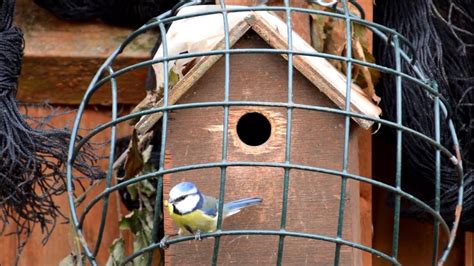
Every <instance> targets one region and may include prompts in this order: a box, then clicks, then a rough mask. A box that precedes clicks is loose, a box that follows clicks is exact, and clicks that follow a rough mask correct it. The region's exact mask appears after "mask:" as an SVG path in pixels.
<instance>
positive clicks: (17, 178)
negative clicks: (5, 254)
mask: <svg viewBox="0 0 474 266" xmlns="http://www.w3.org/2000/svg"><path fill="white" fill-rule="evenodd" d="M14 6H15V1H14V0H3V1H0V234H2V233H4V231H5V228H6V227H7V225H13V226H14V227H13V228H14V229H13V230H14V231H13V234H16V235H18V237H19V238H21V239H22V241H19V248H20V250H21V248H22V247H23V245H24V244H25V241H26V239H27V238H28V237H29V236H30V234H31V232H32V229H33V227H34V226H35V225H36V224H38V225H39V226H40V228H41V230H42V232H43V234H44V236H45V238H44V241H47V239H48V237H49V235H50V234H51V232H52V230H53V229H54V227H55V225H56V220H57V218H58V217H64V216H63V215H62V213H61V211H60V210H59V208H58V206H57V205H56V204H55V203H54V201H53V197H54V196H57V195H60V194H62V193H64V192H65V190H66V185H65V178H66V177H65V171H64V169H63V167H64V165H65V164H66V160H67V149H68V145H69V138H70V132H68V131H67V130H62V129H45V127H46V125H45V124H44V123H38V125H39V126H38V127H36V128H33V127H32V126H30V125H29V124H28V123H27V122H26V121H25V119H26V117H25V116H24V115H22V114H21V113H20V111H19V109H18V103H17V101H16V99H15V95H16V89H17V82H18V77H19V75H20V71H21V64H22V57H23V48H24V40H23V34H22V32H21V30H20V29H19V28H18V27H15V26H12V20H13V14H14ZM94 163H95V156H93V155H92V154H90V153H88V152H84V153H81V154H79V156H78V160H77V164H76V165H75V169H76V170H78V171H77V172H78V173H81V174H82V175H84V176H87V177H90V178H101V177H102V173H101V172H100V171H99V170H98V168H97V167H93V166H92V165H93V164H94ZM2 225H3V226H2ZM9 229H12V227H10V228H9Z"/></svg>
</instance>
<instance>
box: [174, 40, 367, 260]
mask: <svg viewBox="0 0 474 266" xmlns="http://www.w3.org/2000/svg"><path fill="white" fill-rule="evenodd" d="M236 47H237V48H246V47H247V48H248V47H260V48H268V45H266V43H265V42H264V41H263V40H261V39H260V38H259V37H258V36H256V35H255V34H254V33H251V34H247V35H246V36H244V37H243V38H242V39H241V40H239V41H238V42H237V44H236ZM223 69H224V58H222V59H220V60H219V61H218V62H217V63H216V64H215V65H214V66H213V67H212V68H211V69H210V70H209V71H208V72H207V73H206V74H205V75H204V76H203V77H202V78H201V79H200V80H199V81H198V82H197V83H195V84H194V86H193V87H192V88H191V89H190V90H189V91H188V92H187V93H186V94H185V95H184V96H183V97H182V98H181V99H180V100H179V101H178V104H180V103H193V102H206V101H216V100H223V93H222V92H223V91H224V86H223V84H224V72H223ZM230 73H231V76H230V99H231V100H232V101H239V100H240V101H263V102H279V103H286V102H287V101H288V98H287V97H288V90H287V86H288V81H287V79H288V74H287V73H288V63H287V61H286V60H284V59H283V58H282V57H281V56H280V55H275V54H238V55H237V54H234V55H232V56H231V57H230ZM221 96H222V98H221V99H219V98H220V97H221ZM293 98H294V101H295V102H298V101H299V102H302V101H304V102H305V103H309V104H314V105H320V106H325V107H331V108H336V107H335V105H334V104H333V103H332V102H331V101H330V100H329V99H328V98H327V97H326V96H325V95H323V94H322V93H321V92H319V90H318V89H317V88H315V87H314V86H313V85H312V84H311V83H310V82H309V81H308V80H307V79H306V78H305V77H304V76H303V75H301V74H300V73H299V72H298V71H296V70H295V71H294V74H293ZM223 109H224V108H223V107H207V108H195V109H188V110H175V111H172V112H171V113H170V116H169V127H168V144H167V153H168V154H169V155H170V166H172V167H177V166H186V165H189V164H203V163H219V162H221V160H222V158H223V157H222V140H223V128H224V127H223V121H224V120H223V119H224V112H223ZM249 115H250V119H249V121H250V122H246V123H244V122H243V121H244V120H245V117H246V116H249ZM262 125H267V126H262ZM287 125H288V111H287V109H286V108H283V107H265V106H231V107H229V121H228V133H227V156H225V157H226V160H227V161H228V162H230V163H235V164H237V165H235V166H229V167H227V168H225V169H224V170H223V169H221V168H219V167H212V168H206V169H199V170H190V171H184V172H177V173H173V174H170V175H169V177H167V178H169V181H167V184H168V182H169V186H167V187H165V198H167V197H168V195H167V192H168V191H169V189H170V186H174V185H175V184H177V183H179V182H182V181H185V180H187V181H192V182H194V183H195V184H196V185H197V186H198V187H199V188H200V189H201V191H202V192H203V193H204V194H206V195H211V196H215V197H218V196H219V184H220V178H221V174H225V177H226V179H225V185H226V187H225V201H231V200H237V199H241V198H246V197H256V196H258V197H261V198H262V199H263V203H262V204H261V205H258V206H254V207H250V208H247V209H244V210H242V211H241V212H240V213H238V214H236V215H235V216H232V217H229V218H227V219H226V220H225V221H224V223H223V229H224V230H239V229H252V230H259V229H264V230H274V231H278V230H280V224H281V220H282V204H283V189H284V187H283V184H284V177H285V170H284V168H282V167H269V166H259V165H255V166H252V165H245V166H243V165H239V162H255V163H257V164H258V163H277V164H279V165H283V164H284V163H285V160H286V158H285V149H286V140H287ZM343 125H344V117H342V116H339V115H336V114H330V113H322V112H315V111H309V110H299V109H295V110H293V112H292V130H291V143H290V144H291V145H290V146H289V149H290V158H289V159H290V164H294V165H295V168H290V169H289V170H288V177H289V187H288V211H287V213H286V224H287V227H286V228H287V230H289V231H295V232H296V231H301V232H304V233H311V234H318V235H323V236H330V237H335V236H336V229H337V218H338V210H339V199H340V190H341V177H340V176H334V175H328V174H323V173H321V172H310V171H304V170H303V168H304V166H311V167H319V168H321V169H332V170H341V169H342V157H343V148H344V147H343V146H344V145H343V139H344V128H343ZM264 135H265V136H266V137H267V138H266V139H265V138H263V137H262V136H264ZM267 135H268V136H267ZM247 138H248V139H247ZM249 139H250V140H249ZM262 139H264V141H263V143H260V144H258V143H259V142H258V141H261V140H262ZM357 148H358V147H357V139H356V134H353V133H351V136H350V145H349V172H351V173H355V174H357V172H358V160H357ZM346 192H347V193H346V194H345V197H344V201H345V205H346V208H345V212H344V214H343V215H344V230H343V238H344V239H347V240H354V241H356V242H357V241H358V240H359V235H358V234H359V233H358V229H357V228H356V227H357V226H356V225H357V224H358V221H359V211H358V204H359V201H358V200H359V199H358V184H357V183H355V182H352V181H349V182H348V185H347V187H346ZM165 225H166V230H167V232H166V233H167V234H172V233H175V232H176V230H177V229H176V226H175V225H174V223H173V222H172V221H171V220H170V218H169V217H168V216H165ZM173 230H174V231H173ZM278 239H279V237H278V236H277V235H267V236H245V235H244V236H223V237H222V238H221V241H220V250H219V259H218V262H219V264H226V265H227V264H239V265H255V264H256V263H257V262H258V264H259V265H260V264H262V265H267V264H275V263H276V260H277V251H278ZM213 241H214V240H212V239H204V240H202V241H190V242H183V243H180V244H177V245H172V246H171V247H170V248H169V249H168V250H167V251H166V255H167V262H171V263H172V264H176V265H188V264H208V263H210V261H211V257H212V251H213V245H214V242H213ZM334 249H335V244H334V243H330V242H324V241H320V240H307V239H306V240H304V239H296V238H292V237H287V238H286V240H285V245H284V253H283V261H284V262H285V264H295V265H299V264H302V263H305V264H318V265H325V264H333V260H334ZM356 257H357V252H355V251H354V250H352V249H351V248H345V247H343V248H342V252H341V262H343V263H344V265H346V264H356V265H358V263H357V262H356V261H357V258H356Z"/></svg>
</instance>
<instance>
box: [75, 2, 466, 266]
mask: <svg viewBox="0 0 474 266" xmlns="http://www.w3.org/2000/svg"><path fill="white" fill-rule="evenodd" d="M320 2H321V3H324V2H322V1H315V2H314V3H318V4H321V3H320ZM199 4H201V1H188V2H186V1H185V2H181V3H180V4H179V5H177V6H176V7H174V8H173V9H172V10H171V11H169V12H166V13H164V14H162V15H160V16H158V17H156V18H155V19H153V20H152V21H150V22H149V23H147V24H145V25H144V26H142V27H141V28H139V29H138V30H136V31H135V32H133V33H132V34H130V36H129V37H127V38H126V40H125V41H124V42H123V44H122V45H121V46H120V47H118V48H117V50H115V51H114V52H113V53H112V54H111V55H110V57H109V58H108V59H107V60H106V61H105V62H104V63H103V65H102V66H101V67H100V69H99V70H98V71H97V73H96V75H95V76H94V78H93V79H92V81H91V83H90V85H89V87H88V89H87V92H86V93H85V95H84V98H83V101H82V102H81V105H80V107H79V110H78V114H77V116H76V119H75V122H74V127H73V130H72V136H71V140H73V141H71V143H70V149H69V155H68V156H69V157H68V165H67V178H68V180H67V185H68V192H69V193H68V199H69V206H70V209H71V222H72V224H73V225H74V229H75V232H76V234H77V238H78V239H79V240H80V241H79V243H80V245H81V247H82V252H83V254H84V255H85V257H87V258H88V259H89V261H90V263H92V264H93V265H95V264H97V260H96V257H97V254H98V252H99V249H100V247H101V244H102V245H103V243H102V242H103V241H102V238H103V237H104V230H105V228H107V227H108V226H113V225H109V224H107V222H108V223H110V221H108V220H107V212H108V209H109V208H110V204H109V201H110V200H111V199H110V197H111V196H112V194H113V193H118V192H119V191H120V190H123V189H125V188H126V187H127V186H130V185H133V184H137V183H139V182H141V181H144V180H152V179H153V180H154V181H153V182H151V184H152V185H153V186H154V189H155V190H156V196H155V198H154V199H153V202H154V203H153V208H154V211H153V216H152V221H150V222H151V232H150V235H151V239H150V241H149V243H148V245H145V246H144V247H143V248H142V249H140V250H135V251H134V252H133V253H132V254H130V255H129V256H127V257H125V258H124V259H123V260H122V261H121V263H122V264H127V263H130V262H132V261H133V260H134V259H136V258H137V257H143V256H145V255H147V254H148V256H147V257H146V260H147V263H148V264H151V263H152V261H153V259H152V256H153V253H154V252H153V251H154V250H158V251H157V252H158V253H159V254H160V257H161V258H163V256H164V249H165V246H168V245H170V246H173V245H175V244H178V243H181V242H185V241H192V240H194V236H178V237H175V238H170V239H166V238H165V239H163V241H162V238H163V236H164V234H171V233H172V232H165V230H164V225H163V216H164V213H163V199H164V194H165V193H166V192H167V191H164V187H165V186H166V184H165V181H164V177H165V175H169V174H173V173H179V172H186V171H191V170H199V169H210V168H213V169H217V170H218V173H219V174H218V175H219V177H218V188H219V189H218V190H219V192H218V194H217V193H216V194H217V195H218V199H219V205H218V210H219V211H218V213H222V212H223V207H224V199H225V194H226V192H227V190H226V182H228V172H229V168H232V167H236V166H239V167H270V168H277V169H281V170H282V171H281V173H282V179H281V187H282V189H281V195H280V197H281V205H280V208H279V210H275V212H278V213H280V215H279V218H278V219H279V221H278V224H279V225H278V228H277V229H274V230H268V229H263V228H259V229H252V230H242V229H240V230H225V229H223V227H222V221H223V217H222V215H218V216H217V230H216V231H215V232H211V233H203V234H202V235H201V237H202V238H214V242H213V246H212V254H210V259H209V263H211V264H213V265H215V264H217V263H218V258H219V254H220V253H219V249H220V248H221V242H222V241H221V238H222V237H224V236H239V235H247V236H275V237H277V238H278V241H277V244H276V245H275V246H274V247H273V248H274V250H275V254H276V264H278V265H281V264H282V263H283V262H284V256H285V247H286V245H285V242H288V239H289V238H296V239H302V238H305V239H311V240H312V241H322V242H328V243H332V244H333V245H334V246H333V247H334V248H333V252H332V254H331V258H332V259H333V261H334V265H339V264H341V263H342V262H341V249H342V248H343V247H349V248H352V249H356V250H360V251H363V252H368V253H371V254H373V255H376V256H378V257H379V258H381V259H383V260H386V261H387V262H389V263H391V264H394V265H399V264H400V262H399V260H398V246H399V237H398V235H399V226H400V211H401V210H400V209H401V199H402V198H403V199H406V200H407V201H410V202H412V203H413V204H415V205H417V206H418V207H420V208H422V209H423V210H424V212H425V213H427V214H428V215H430V216H431V217H432V219H433V220H434V225H435V227H434V228H435V229H434V230H435V231H434V236H435V237H434V240H433V254H434V255H433V263H438V264H443V262H445V261H446V259H447V257H448V255H449V253H450V250H451V248H452V246H453V243H454V239H455V235H456V230H457V226H458V224H459V215H456V218H455V220H454V223H453V224H447V222H446V221H445V219H443V217H442V216H441V215H440V184H441V178H442V176H441V170H440V169H441V164H442V162H444V161H442V158H447V159H448V160H449V161H448V162H450V163H451V167H452V168H453V169H457V171H458V174H459V183H458V184H457V186H458V209H457V211H456V212H459V213H460V209H461V208H462V194H463V186H462V182H463V180H462V176H463V169H462V163H461V162H462V161H461V158H460V156H459V154H460V153H459V150H458V149H459V148H458V147H459V145H458V141H457V138H456V133H455V130H454V126H453V123H452V122H451V120H450V118H449V110H448V108H447V107H446V104H445V103H444V102H443V97H442V95H440V93H439V92H438V90H437V86H436V83H435V82H434V81H432V80H430V79H428V78H427V76H426V75H425V74H424V73H423V72H422V71H421V70H420V69H419V68H418V67H417V62H416V58H415V57H414V52H413V49H414V48H413V47H412V46H411V45H410V42H409V40H407V39H406V38H404V37H403V36H401V35H400V34H398V33H397V32H395V31H394V30H392V29H389V28H387V27H384V26H382V25H378V24H375V23H372V22H369V21H367V20H365V19H364V15H363V14H364V13H363V11H361V12H360V14H361V16H357V15H355V14H354V13H353V12H351V11H350V9H349V6H350V5H352V6H355V7H356V8H359V9H360V6H359V5H358V4H357V3H356V2H355V1H345V0H343V1H339V2H338V1H332V3H331V4H327V5H328V6H329V5H330V6H331V7H332V9H333V12H328V11H325V10H317V9H308V8H299V7H292V6H290V4H289V1H288V0H285V1H284V5H283V6H264V5H261V6H254V7H243V6H239V7H237V6H226V4H225V1H223V0H221V1H220V5H217V7H216V8H214V9H210V10H205V11H199V12H192V13H185V14H178V11H180V10H182V9H183V8H186V7H189V6H194V5H199ZM244 12H256V13H259V12H280V13H281V14H283V16H282V17H283V18H284V22H285V23H286V26H285V30H286V33H285V34H284V36H286V38H287V39H286V40H285V45H286V47H284V48H282V49H278V48H262V47H250V48H249V47H243V48H242V47H237V48H236V47H234V46H233V42H235V40H232V35H231V30H230V26H229V16H231V15H232V14H239V13H244ZM297 13H304V14H310V15H314V16H320V17H330V18H333V19H337V20H341V21H344V26H345V38H346V43H347V47H352V45H351V42H352V37H351V32H352V30H351V29H352V28H353V27H354V25H360V26H363V27H366V28H367V29H369V30H370V31H371V32H372V33H373V34H374V37H375V38H379V39H380V40H381V41H383V42H385V43H386V45H388V46H391V47H392V48H393V54H394V57H395V62H396V65H395V67H394V68H390V67H387V66H383V65H379V64H375V63H369V62H366V61H363V60H360V59H357V58H355V57H354V56H353V54H352V49H346V52H345V56H339V55H334V54H328V53H322V52H316V51H312V52H307V51H301V50H297V49H294V44H295V43H296V42H297V41H295V39H294V38H295V35H294V34H293V27H292V25H293V19H292V15H293V14H297ZM210 15H214V16H216V15H217V16H219V17H220V19H221V21H222V25H223V28H224V32H223V36H222V37H223V43H222V48H218V49H214V50H208V51H200V52H193V53H185V54H169V53H168V51H169V49H170V45H172V44H170V43H168V38H169V36H168V37H167V34H166V32H167V28H168V27H169V25H170V24H171V23H173V22H176V21H185V20H186V19H190V18H194V17H202V16H210ZM153 29H155V30H158V31H159V34H160V39H161V47H162V54H160V55H159V56H155V58H153V59H151V60H147V61H143V62H139V63H137V64H133V65H130V66H126V67H123V68H120V69H117V68H115V67H114V60H116V58H117V57H119V56H120V54H121V53H122V51H123V50H124V49H126V47H127V46H129V45H130V44H131V43H132V42H133V41H134V40H135V39H136V38H137V37H139V36H140V35H141V34H143V33H144V32H147V31H150V30H153ZM160 51H161V50H160ZM243 54H252V55H257V54H273V55H278V56H280V55H281V56H284V57H285V59H287V64H286V72H287V78H286V101H281V102H276V101H244V100H233V99H231V97H230V95H231V92H232V86H231V85H232V84H233V83H232V82H231V81H230V78H231V76H232V75H233V70H232V67H231V61H232V59H233V58H234V56H238V55H243ZM213 56H222V57H223V59H222V60H223V62H224V75H223V77H224V85H223V86H221V87H222V89H223V98H222V99H221V100H218V101H205V102H191V103H180V102H176V101H174V100H173V99H172V98H171V97H170V94H171V92H172V90H173V88H172V85H171V83H173V82H174V81H173V76H172V75H169V73H170V64H172V63H173V62H175V61H176V60H180V59H187V58H198V57H199V58H205V57H208V58H211V57H213ZM298 57H300V58H301V57H308V58H324V59H330V60H338V61H340V62H343V63H344V64H345V65H346V67H345V73H344V74H345V76H346V79H345V81H346V83H345V91H344V92H343V94H344V95H345V98H344V101H343V102H342V105H341V106H340V108H337V107H334V106H332V107H327V106H318V105H311V104H304V103H299V102H295V101H294V98H293V97H294V94H295V90H297V89H298V88H294V80H293V78H294V76H295V75H296V74H295V73H294V72H295V61H296V60H297V58H298ZM402 62H409V64H410V66H411V67H412V69H414V70H415V71H416V73H417V76H411V75H408V74H406V73H405V72H404V71H402ZM151 65H159V66H160V68H162V70H161V73H162V77H161V78H162V80H163V86H162V87H163V88H162V89H163V90H162V95H160V96H161V97H162V98H161V101H160V102H159V103H158V104H156V105H155V106H148V107H147V108H143V109H142V110H138V111H136V112H132V113H130V114H126V115H123V116H119V115H118V113H119V112H118V109H119V108H118V83H117V79H118V78H119V77H120V76H122V75H125V74H126V73H128V72H131V71H134V70H135V69H138V68H146V67H149V66H151ZM353 65H361V66H364V67H368V68H370V69H375V70H377V71H380V72H382V73H384V74H386V75H391V76H392V77H393V79H394V84H393V89H394V90H395V91H396V113H397V119H396V121H389V120H385V119H381V118H379V117H375V116H371V115H367V114H363V113H360V112H357V111H356V110H354V108H352V106H351V100H352V99H351V95H352V96H353V95H354V91H353V89H352V88H353V86H352V85H353V79H352V75H353V72H352V67H353ZM250 67H251V66H250ZM260 78H262V79H264V78H271V73H270V76H269V77H268V76H265V77H260ZM402 81H404V82H405V81H409V82H414V83H416V84H418V85H419V87H420V89H423V90H424V91H425V93H426V94H429V95H430V97H431V98H432V102H433V113H434V116H435V117H434V120H435V128H434V131H433V132H434V135H432V136H429V135H426V134H423V133H421V132H418V131H416V130H413V129H411V128H409V127H407V126H405V125H403V121H404V117H402V108H403V102H402V92H403V84H404V83H403V82H402ZM155 85H156V84H155ZM107 86H110V89H111V95H112V98H111V118H110V121H109V122H107V123H104V124H100V125H97V126H96V127H95V128H93V129H92V130H90V131H89V132H87V134H86V135H84V136H83V137H82V138H81V139H79V140H78V138H77V136H78V134H79V131H80V129H81V128H82V127H81V125H82V123H83V114H84V111H85V109H86V108H87V106H88V102H89V100H90V99H91V98H92V97H93V96H94V93H95V92H96V91H98V90H99V89H101V88H104V87H107ZM107 88H108V87H107ZM123 93H126V90H123ZM353 97H354V96H353ZM207 107H212V108H221V111H222V120H221V125H222V127H221V128H222V144H221V150H220V159H217V160H215V161H207V162H205V163H197V164H189V165H182V166H175V167H168V165H167V164H166V162H165V156H164V154H165V153H166V151H167V149H168V148H169V147H168V144H167V143H168V142H169V139H170V137H171V136H170V135H169V134H170V133H169V132H170V129H169V122H170V113H171V112H175V111H179V110H187V109H189V110H193V109H197V108H207ZM233 107H249V108H252V107H268V108H273V107H274V108H284V110H285V115H286V117H285V121H286V122H285V124H286V125H285V129H284V131H285V134H284V135H285V139H284V145H283V146H282V149H284V160H283V161H282V162H279V161H273V162H266V161H265V162H262V161H254V160H245V161H231V160H229V158H228V153H229V151H228V146H229V134H228V131H229V123H230V122H229V115H230V112H231V110H232V108H233ZM298 110H305V111H309V112H314V113H330V114H335V115H337V116H338V117H341V118H342V121H343V127H342V129H343V134H342V136H343V137H342V139H341V140H340V141H341V143H342V151H341V155H342V157H341V158H340V166H341V167H340V168H338V169H331V168H326V167H320V166H315V165H309V164H306V165H305V164H301V163H296V162H294V161H293V159H292V154H293V153H292V151H291V150H292V134H293V133H292V132H293V130H292V128H293V127H294V123H293V122H292V121H293V117H294V115H295V112H297V111H298ZM153 114H159V119H157V121H155V122H156V124H158V127H157V128H158V129H156V130H155V131H154V134H155V137H156V136H159V140H158V142H159V143H160V144H159V151H157V152H158V153H159V154H160V155H161V156H160V155H158V157H159V158H157V159H156V160H157V169H155V171H151V172H147V173H139V174H136V175H134V176H133V177H130V178H128V179H126V180H121V181H120V182H119V181H117V180H116V179H115V178H114V177H115V173H116V171H117V169H116V165H115V164H116V162H117V160H116V159H117V158H119V156H118V155H119V154H117V153H118V152H117V147H116V146H117V145H118V144H116V142H117V134H116V130H117V129H116V128H117V126H118V125H120V124H123V123H126V122H127V121H131V120H137V119H140V118H143V117H145V116H150V115H153ZM352 120H359V121H370V123H375V124H379V125H381V126H384V127H389V128H392V129H393V130H394V131H395V132H396V133H395V134H396V140H397V149H396V174H395V176H396V179H395V184H394V185H391V184H386V183H382V182H380V181H377V180H373V179H371V178H368V177H364V176H361V175H359V174H358V173H353V172H352V171H351V169H350V166H349V162H350V159H349V157H350V147H351V146H350V144H349V143H350V134H351V130H354V129H353V128H352V127H351V121H352ZM443 121H446V122H447V124H448V127H449V131H450V134H451V138H452V142H453V143H454V148H448V147H444V146H443V145H442V144H441V140H440V132H441V130H442V128H441V126H440V125H441V123H442V122H443ZM104 132H107V134H110V137H109V138H110V143H109V145H108V149H107V151H108V153H109V155H108V163H107V171H106V177H105V187H104V188H103V190H101V191H99V193H98V194H97V195H95V196H94V197H92V198H91V199H89V200H85V198H83V197H80V196H77V194H78V193H79V192H78V190H77V186H76V185H75V178H74V173H73V164H74V162H75V160H76V157H77V153H78V151H79V150H80V149H82V148H84V146H85V145H86V144H87V143H89V142H91V140H92V139H93V137H94V136H96V135H98V134H101V133H104ZM405 134H412V135H414V136H416V137H417V138H419V139H420V140H422V141H424V142H426V143H427V144H428V145H431V146H432V147H433V148H434V149H435V152H434V154H433V157H434V158H435V162H436V165H435V169H436V171H435V175H436V176H435V179H436V190H435V195H436V202H435V205H434V206H430V205H429V204H427V203H426V202H423V201H422V200H420V199H418V198H417V197H415V196H413V195H411V194H409V193H407V192H406V191H404V190H402V187H401V184H402V172H401V160H402V156H403V154H402V147H401V146H402V138H403V136H404V135H405ZM189 137H190V138H192V141H199V140H198V139H197V138H196V137H195V136H189ZM249 158H251V157H249ZM114 163H115V164H114ZM295 171H304V172H317V173H323V174H326V175H330V176H332V177H339V181H338V182H339V189H340V194H339V195H338V212H337V213H335V214H334V215H335V216H337V219H336V221H337V222H336V224H335V225H334V227H335V228H334V229H335V234H334V235H325V234H317V233H308V232H300V231H295V230H291V229H289V228H288V226H287V216H288V212H289V207H288V201H289V193H290V191H291V186H292V185H293V183H292V182H290V181H291V177H292V175H291V173H292V172H295ZM352 181H357V182H363V183H367V184H370V185H372V186H377V187H380V188H382V189H384V190H386V191H388V192H390V193H392V194H393V195H394V205H393V213H394V221H393V222H394V227H393V232H392V235H393V237H392V239H393V243H392V252H391V253H390V254H385V253H383V252H381V251H379V250H376V249H374V248H372V247H369V246H366V245H363V244H361V243H360V242H357V241H354V240H352V239H346V238H345V237H344V233H343V231H344V226H345V217H346V215H345V213H347V206H346V200H345V199H346V198H347V193H348V191H347V186H348V182H352ZM248 182H252V181H251V180H249V181H248ZM255 192H256V193H258V191H255ZM264 200H265V199H264ZM78 202H82V203H81V204H82V205H81V206H80V207H79V206H78V205H79V203H78ZM99 203H102V206H101V212H100V217H99V218H98V220H95V221H94V222H95V223H97V221H99V224H98V231H97V232H98V233H97V235H95V234H94V235H90V234H88V233H87V232H86V231H85V230H84V224H85V222H86V221H87V218H88V217H89V216H90V215H91V214H90V213H91V210H92V209H93V208H94V207H97V206H98V204H99ZM308 211H309V210H308ZM95 218H97V217H95ZM272 219H274V217H273V218H272ZM89 222H91V221H89ZM440 235H445V236H446V237H447V238H446V239H448V240H447V241H445V242H443V243H442V246H439V245H440V244H439V242H440V241H439V240H440ZM316 252H317V251H316ZM154 256H156V252H155V255H154Z"/></svg>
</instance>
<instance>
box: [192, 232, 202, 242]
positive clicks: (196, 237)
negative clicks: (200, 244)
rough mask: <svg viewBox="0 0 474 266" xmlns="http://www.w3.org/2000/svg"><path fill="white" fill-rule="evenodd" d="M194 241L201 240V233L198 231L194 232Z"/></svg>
mask: <svg viewBox="0 0 474 266" xmlns="http://www.w3.org/2000/svg"><path fill="white" fill-rule="evenodd" d="M194 239H195V240H202V238H201V231H199V230H198V231H197V232H196V234H195V235H194Z"/></svg>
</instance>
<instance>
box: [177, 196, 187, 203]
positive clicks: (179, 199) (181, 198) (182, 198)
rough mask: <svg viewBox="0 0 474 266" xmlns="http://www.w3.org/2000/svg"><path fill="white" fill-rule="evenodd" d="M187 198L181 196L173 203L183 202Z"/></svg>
mask: <svg viewBox="0 0 474 266" xmlns="http://www.w3.org/2000/svg"><path fill="white" fill-rule="evenodd" d="M187 196H188V195H184V196H181V197H179V198H177V199H175V200H174V202H180V201H182V200H184V199H185V198H186V197H187Z"/></svg>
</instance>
